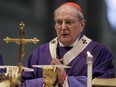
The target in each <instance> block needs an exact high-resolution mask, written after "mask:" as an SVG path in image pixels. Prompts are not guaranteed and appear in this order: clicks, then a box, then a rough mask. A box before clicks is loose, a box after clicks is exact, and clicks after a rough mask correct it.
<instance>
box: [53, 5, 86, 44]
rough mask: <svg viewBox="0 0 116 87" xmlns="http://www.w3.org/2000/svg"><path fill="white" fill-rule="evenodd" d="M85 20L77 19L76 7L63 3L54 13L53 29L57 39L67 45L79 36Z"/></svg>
mask: <svg viewBox="0 0 116 87" xmlns="http://www.w3.org/2000/svg"><path fill="white" fill-rule="evenodd" d="M84 25H85V21H83V20H79V18H78V15H77V9H76V8H74V7H72V6H69V5H65V6H61V7H60V8H58V9H57V11H56V13H55V29H56V33H57V36H58V39H59V41H60V42H61V43H62V44H63V45H65V46H69V45H71V44H72V43H73V42H75V40H76V39H77V38H78V37H79V35H80V33H81V32H82V31H83V28H84Z"/></svg>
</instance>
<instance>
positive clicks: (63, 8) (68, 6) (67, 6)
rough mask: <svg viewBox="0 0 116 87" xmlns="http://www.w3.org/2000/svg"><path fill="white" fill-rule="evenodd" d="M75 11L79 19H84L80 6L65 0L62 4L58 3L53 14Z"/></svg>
mask: <svg viewBox="0 0 116 87" xmlns="http://www.w3.org/2000/svg"><path fill="white" fill-rule="evenodd" d="M70 12H71V13H75V14H76V15H77V17H78V18H79V19H80V20H84V16H83V11H82V9H81V7H80V6H79V5H78V4H76V3H73V2H66V3H64V4H62V5H60V6H59V7H58V8H57V9H56V10H55V12H54V15H55V16H56V15H57V14H59V13H64V14H65V13H70Z"/></svg>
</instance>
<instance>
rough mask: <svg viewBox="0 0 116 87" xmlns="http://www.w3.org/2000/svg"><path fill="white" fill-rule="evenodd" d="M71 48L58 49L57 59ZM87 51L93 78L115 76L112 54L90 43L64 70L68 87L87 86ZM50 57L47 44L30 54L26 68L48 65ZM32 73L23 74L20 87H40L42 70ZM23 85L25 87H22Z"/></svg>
mask: <svg viewBox="0 0 116 87" xmlns="http://www.w3.org/2000/svg"><path fill="white" fill-rule="evenodd" d="M70 49H71V47H59V46H58V53H59V57H60V58H63V55H64V54H65V53H66V52H67V51H69V50H70ZM87 51H89V52H90V53H91V54H92V55H93V78H95V77H102V78H111V77H114V75H115V70H114V66H113V64H112V54H111V53H110V52H109V51H108V50H107V49H106V48H105V47H104V46H102V45H101V44H99V43H97V42H95V41H91V42H90V43H89V44H88V46H87V47H86V48H85V49H84V50H83V51H82V52H81V53H80V54H79V55H78V56H77V57H76V58H74V59H73V60H72V61H71V62H70V63H69V66H71V68H68V69H66V72H67V75H68V84H69V87H86V85H87V81H86V80H87V78H86V77H87V63H86V57H87V54H86V52H87ZM51 60H52V58H51V55H50V51H49V43H47V44H44V45H42V46H40V47H38V48H37V49H35V51H34V52H33V53H32V55H31V56H30V57H29V59H28V61H27V63H26V67H29V68H33V67H32V65H48V64H51ZM33 69H34V72H24V73H23V77H22V82H24V81H25V82H24V83H23V86H22V87H25V86H26V87H32V86H31V85H33V87H42V84H43V80H42V69H40V68H33ZM24 84H25V86H24Z"/></svg>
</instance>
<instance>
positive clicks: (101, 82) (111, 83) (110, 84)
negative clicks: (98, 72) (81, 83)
mask: <svg viewBox="0 0 116 87" xmlns="http://www.w3.org/2000/svg"><path fill="white" fill-rule="evenodd" d="M92 85H93V86H92V87H116V78H95V79H93V81H92Z"/></svg>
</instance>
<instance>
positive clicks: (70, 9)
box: [55, 5, 78, 14]
mask: <svg viewBox="0 0 116 87" xmlns="http://www.w3.org/2000/svg"><path fill="white" fill-rule="evenodd" d="M77 11H78V10H77V9H76V8H75V7H73V6H70V5H62V6H60V7H59V8H58V9H56V10H55V14H59V13H69V12H72V13H77Z"/></svg>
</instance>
